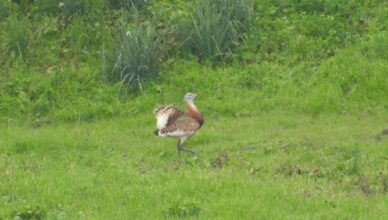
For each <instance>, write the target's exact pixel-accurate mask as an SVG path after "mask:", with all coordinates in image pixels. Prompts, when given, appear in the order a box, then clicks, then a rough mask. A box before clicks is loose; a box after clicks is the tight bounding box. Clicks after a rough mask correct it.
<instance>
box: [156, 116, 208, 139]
mask: <svg viewBox="0 0 388 220" xmlns="http://www.w3.org/2000/svg"><path fill="white" fill-rule="evenodd" d="M199 127H200V124H199V123H198V121H197V120H195V119H194V118H191V117H187V116H181V117H179V118H177V119H176V120H175V121H174V123H172V124H169V125H168V126H167V127H165V128H163V129H162V130H161V132H162V133H163V134H165V135H167V136H176V137H179V136H189V135H192V134H194V132H195V131H197V130H198V128H199Z"/></svg>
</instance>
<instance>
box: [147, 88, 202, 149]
mask: <svg viewBox="0 0 388 220" xmlns="http://www.w3.org/2000/svg"><path fill="white" fill-rule="evenodd" d="M196 96H197V95H196V94H194V93H187V94H186V95H185V96H184V98H183V100H184V101H185V104H186V113H183V112H181V111H180V110H179V109H178V108H176V107H175V106H173V105H161V106H158V107H156V108H155V109H154V115H155V117H156V120H157V121H156V128H157V129H156V130H155V131H154V134H155V135H158V136H161V137H171V138H176V139H178V144H177V150H178V153H179V154H180V152H181V151H187V152H190V153H194V152H193V151H191V150H189V149H184V148H183V143H184V142H185V141H186V140H187V138H189V137H191V136H192V135H194V134H195V132H196V131H197V130H198V129H199V128H201V126H202V124H203V122H204V119H203V117H202V115H201V113H200V112H199V111H198V109H197V107H196V106H195V105H194V98H195V97H196Z"/></svg>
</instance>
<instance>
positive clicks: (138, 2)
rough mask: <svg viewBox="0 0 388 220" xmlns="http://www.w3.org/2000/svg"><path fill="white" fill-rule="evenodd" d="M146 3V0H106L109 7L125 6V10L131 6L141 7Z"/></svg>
mask: <svg viewBox="0 0 388 220" xmlns="http://www.w3.org/2000/svg"><path fill="white" fill-rule="evenodd" d="M146 3H147V0H107V4H108V7H109V8H113V9H118V8H125V9H127V10H129V9H131V8H133V7H134V8H136V9H141V8H143V7H144V5H145V4H146Z"/></svg>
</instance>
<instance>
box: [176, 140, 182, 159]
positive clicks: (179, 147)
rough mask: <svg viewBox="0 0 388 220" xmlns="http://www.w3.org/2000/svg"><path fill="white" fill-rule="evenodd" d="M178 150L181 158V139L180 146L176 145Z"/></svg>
mask: <svg viewBox="0 0 388 220" xmlns="http://www.w3.org/2000/svg"><path fill="white" fill-rule="evenodd" d="M176 149H177V150H178V154H179V156H181V150H182V148H181V139H179V140H178V144H177V145H176Z"/></svg>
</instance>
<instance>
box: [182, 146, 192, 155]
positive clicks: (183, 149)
mask: <svg viewBox="0 0 388 220" xmlns="http://www.w3.org/2000/svg"><path fill="white" fill-rule="evenodd" d="M181 151H186V152H189V153H192V154H195V152H194V151H192V150H189V149H185V148H182V147H181Z"/></svg>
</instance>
